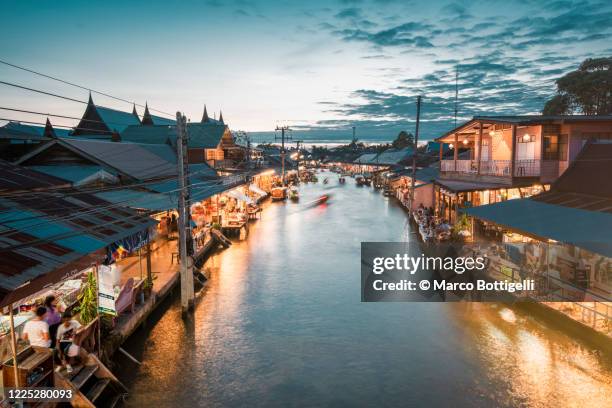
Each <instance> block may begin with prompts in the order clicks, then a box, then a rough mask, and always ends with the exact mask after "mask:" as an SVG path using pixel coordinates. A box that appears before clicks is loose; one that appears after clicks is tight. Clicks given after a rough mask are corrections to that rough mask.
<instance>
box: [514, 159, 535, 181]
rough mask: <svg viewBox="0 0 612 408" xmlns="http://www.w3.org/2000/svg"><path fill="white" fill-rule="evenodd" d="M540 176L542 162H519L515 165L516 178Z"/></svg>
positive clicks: (532, 160) (533, 160)
mask: <svg viewBox="0 0 612 408" xmlns="http://www.w3.org/2000/svg"><path fill="white" fill-rule="evenodd" d="M539 175H540V161H539V160H536V159H531V160H517V161H516V162H515V163H514V177H534V176H539Z"/></svg>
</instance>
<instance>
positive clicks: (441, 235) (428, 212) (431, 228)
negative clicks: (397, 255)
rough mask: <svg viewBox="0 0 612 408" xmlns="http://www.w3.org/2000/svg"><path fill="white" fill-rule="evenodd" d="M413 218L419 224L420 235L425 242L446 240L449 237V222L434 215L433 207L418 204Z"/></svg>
mask: <svg viewBox="0 0 612 408" xmlns="http://www.w3.org/2000/svg"><path fill="white" fill-rule="evenodd" d="M414 219H415V221H416V222H417V224H418V225H419V232H420V233H421V237H422V238H423V240H424V241H426V242H439V241H446V240H448V239H449V238H450V237H451V226H450V224H448V222H446V220H442V219H440V218H439V217H436V216H435V212H434V209H433V207H425V206H424V205H423V204H419V207H418V208H417V211H416V212H415V215H414Z"/></svg>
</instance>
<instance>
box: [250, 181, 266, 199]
mask: <svg viewBox="0 0 612 408" xmlns="http://www.w3.org/2000/svg"><path fill="white" fill-rule="evenodd" d="M249 190H251V191H252V192H254V193H255V194H257V195H259V196H261V197H265V196H267V195H268V193H266V192H265V191H263V190H262V189H261V188H259V187H257V186H256V185H255V184H250V185H249Z"/></svg>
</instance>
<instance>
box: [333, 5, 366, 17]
mask: <svg viewBox="0 0 612 408" xmlns="http://www.w3.org/2000/svg"><path fill="white" fill-rule="evenodd" d="M335 17H336V18H339V19H357V18H361V9H360V8H358V7H349V8H345V9H343V10H341V11H340V12H338V13H337V14H336V15H335Z"/></svg>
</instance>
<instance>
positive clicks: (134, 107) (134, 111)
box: [132, 103, 138, 117]
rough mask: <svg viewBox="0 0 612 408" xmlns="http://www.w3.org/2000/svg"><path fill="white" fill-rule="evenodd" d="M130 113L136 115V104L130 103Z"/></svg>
mask: <svg viewBox="0 0 612 408" xmlns="http://www.w3.org/2000/svg"><path fill="white" fill-rule="evenodd" d="M132 115H134V116H136V117H138V112H136V104H135V103H134V104H132Z"/></svg>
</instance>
